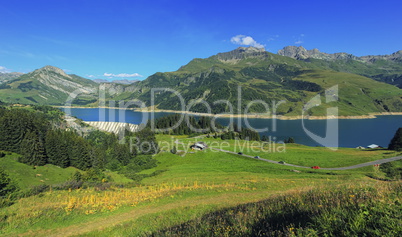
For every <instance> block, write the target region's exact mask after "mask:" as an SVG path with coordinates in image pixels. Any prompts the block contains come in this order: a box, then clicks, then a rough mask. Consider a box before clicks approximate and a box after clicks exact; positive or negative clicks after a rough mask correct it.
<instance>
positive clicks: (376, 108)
mask: <svg viewBox="0 0 402 237" xmlns="http://www.w3.org/2000/svg"><path fill="white" fill-rule="evenodd" d="M317 60H319V59H317ZM321 61H322V60H321ZM335 85H338V88H339V100H338V101H337V102H333V103H331V104H328V105H325V104H324V105H322V106H318V107H315V108H313V109H311V110H310V111H308V113H309V114H310V115H325V114H326V108H327V107H333V106H338V107H339V111H340V115H365V114H368V113H371V112H396V111H402V100H401V97H402V90H400V89H398V88H397V87H395V86H392V85H388V84H385V83H381V82H378V81H375V80H373V79H370V78H367V77H363V76H359V75H356V74H351V73H343V72H336V71H334V70H329V68H328V67H327V66H323V65H321V64H319V63H311V62H309V61H303V60H296V59H293V58H291V57H286V56H281V55H277V54H272V53H269V52H266V51H265V50H263V49H256V48H252V47H250V48H242V47H241V48H238V49H236V50H234V51H231V52H227V53H220V54H217V55H214V56H212V57H209V58H206V59H194V60H192V61H191V62H189V63H188V64H187V65H185V66H183V67H181V68H180V69H179V70H178V71H176V72H167V73H156V74H154V75H152V76H150V77H149V78H147V79H146V80H144V81H142V82H139V83H138V84H137V86H138V87H137V90H136V91H134V92H133V93H130V94H128V95H127V94H126V95H125V96H120V97H118V98H119V99H125V100H133V99H140V100H141V101H143V102H145V103H146V104H147V105H150V102H151V97H152V88H154V95H155V105H156V106H157V108H159V109H171V110H182V109H183V108H182V105H183V104H182V103H181V101H180V99H179V98H178V97H177V96H176V95H174V94H172V92H171V91H169V90H172V89H173V90H175V91H177V92H179V94H180V95H181V96H182V97H183V99H184V102H185V105H186V106H187V108H188V107H189V106H190V107H191V108H190V110H191V111H195V112H212V113H229V112H230V111H231V110H232V111H233V112H234V113H244V111H245V110H246V109H248V111H249V112H259V113H261V112H262V113H264V112H267V110H266V108H265V107H264V105H263V104H262V103H260V102H258V103H254V104H252V105H251V106H248V105H250V102H251V101H256V100H259V101H263V102H264V103H266V104H267V105H268V106H269V109H270V111H271V112H272V108H273V103H278V102H279V101H281V100H285V101H286V102H285V103H283V104H282V105H280V106H279V107H278V109H277V113H278V114H281V115H301V112H302V108H303V106H304V105H305V104H306V103H307V102H308V101H309V100H310V99H311V98H312V97H314V96H315V95H316V94H318V93H319V94H321V95H323V97H322V99H323V100H324V101H325V98H324V97H325V90H326V89H328V88H330V87H332V86H335ZM155 88H161V89H158V90H156V91H155ZM162 88H169V89H167V90H164V89H162ZM220 100H227V101H229V102H230V103H229V105H228V103H224V102H219V101H220ZM202 101H205V102H206V103H207V104H208V105H209V106H210V108H211V110H210V111H208V108H207V107H206V106H205V103H204V104H203V102H202ZM217 101H218V102H217ZM201 102H202V103H201ZM231 105H232V106H231ZM231 107H232V108H231Z"/></svg>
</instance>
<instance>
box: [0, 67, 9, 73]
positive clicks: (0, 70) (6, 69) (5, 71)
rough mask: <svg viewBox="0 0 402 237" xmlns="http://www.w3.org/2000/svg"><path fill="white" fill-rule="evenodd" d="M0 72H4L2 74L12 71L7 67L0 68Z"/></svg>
mask: <svg viewBox="0 0 402 237" xmlns="http://www.w3.org/2000/svg"><path fill="white" fill-rule="evenodd" d="M0 72H2V73H8V72H11V71H10V69H8V68H6V67H3V66H0Z"/></svg>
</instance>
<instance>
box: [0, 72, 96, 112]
mask: <svg viewBox="0 0 402 237" xmlns="http://www.w3.org/2000/svg"><path fill="white" fill-rule="evenodd" d="M97 86H98V85H97V83H95V82H93V81H92V80H88V79H85V78H82V77H79V76H76V75H67V74H65V73H64V72H63V71H62V70H61V69H58V68H56V67H52V66H46V67H43V68H41V69H38V70H35V71H33V72H31V73H27V74H24V75H22V76H20V77H17V78H15V79H13V80H11V81H8V82H6V83H4V84H2V85H1V86H0V100H2V101H4V102H8V103H22V104H41V105H44V104H51V105H55V104H57V105H62V104H64V103H65V102H66V100H67V98H68V96H69V95H70V93H71V92H74V91H76V92H77V90H82V92H81V93H80V95H79V97H78V98H77V99H76V100H75V101H74V103H76V104H88V103H92V102H95V101H96V100H97V97H96V96H95V95H94V94H93V91H92V90H93V89H95V88H97Z"/></svg>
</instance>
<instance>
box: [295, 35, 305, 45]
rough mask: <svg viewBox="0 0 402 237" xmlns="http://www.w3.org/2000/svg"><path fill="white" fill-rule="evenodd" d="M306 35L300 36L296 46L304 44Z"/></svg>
mask: <svg viewBox="0 0 402 237" xmlns="http://www.w3.org/2000/svg"><path fill="white" fill-rule="evenodd" d="M304 36H305V34H300V35H299V37H298V39H297V40H296V42H295V44H303V43H304V41H303V38H304Z"/></svg>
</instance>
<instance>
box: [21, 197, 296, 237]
mask: <svg viewBox="0 0 402 237" xmlns="http://www.w3.org/2000/svg"><path fill="white" fill-rule="evenodd" d="M289 191H292V190H289ZM274 194H275V192H269V193H268V192H267V197H268V196H270V195H274ZM264 199H265V198H264ZM259 200H261V193H258V194H256V196H255V197H250V194H248V196H247V200H246V201H245V200H244V196H242V195H241V194H227V193H226V194H222V195H218V196H214V197H209V198H205V197H200V196H198V197H192V198H189V199H185V200H179V201H173V202H172V203H168V204H165V205H162V206H159V205H153V204H151V205H150V206H144V207H139V208H135V209H133V210H131V211H128V212H125V213H122V214H116V215H113V216H108V217H104V218H97V219H95V220H93V221H88V222H83V223H80V224H75V225H71V226H68V227H64V228H60V229H50V230H39V231H32V232H28V233H24V234H21V235H19V236H47V237H59V236H63V237H64V236H76V235H82V234H86V233H89V232H92V231H102V230H104V229H106V228H110V227H113V226H117V225H121V224H124V223H125V222H129V221H133V220H136V219H138V218H140V217H142V216H144V215H147V214H153V213H159V212H164V211H168V210H173V209H177V208H186V207H194V206H200V205H211V204H212V205H213V204H224V205H226V206H228V205H239V204H242V203H249V202H256V201H259Z"/></svg>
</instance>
